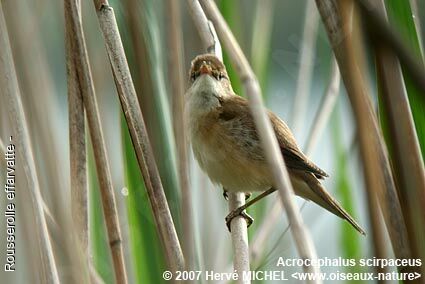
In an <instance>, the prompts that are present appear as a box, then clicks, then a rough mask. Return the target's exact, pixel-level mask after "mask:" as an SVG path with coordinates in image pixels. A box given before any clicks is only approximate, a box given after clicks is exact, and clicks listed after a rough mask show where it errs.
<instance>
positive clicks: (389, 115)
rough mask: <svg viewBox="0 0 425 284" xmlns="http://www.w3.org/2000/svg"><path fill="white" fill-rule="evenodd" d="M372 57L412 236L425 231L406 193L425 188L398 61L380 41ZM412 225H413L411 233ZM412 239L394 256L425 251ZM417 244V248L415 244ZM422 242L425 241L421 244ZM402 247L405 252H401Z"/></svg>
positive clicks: (412, 199)
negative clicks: (407, 202)
mask: <svg viewBox="0 0 425 284" xmlns="http://www.w3.org/2000/svg"><path fill="white" fill-rule="evenodd" d="M377 7H378V9H379V12H380V14H381V16H382V17H385V18H386V11H385V4H384V2H383V1H378V4H377ZM375 56H376V65H377V73H378V84H379V97H380V100H381V101H382V107H383V109H382V111H381V114H384V115H383V117H382V119H381V120H384V121H383V125H387V127H386V130H388V131H387V134H388V135H389V137H388V142H387V144H388V145H389V150H390V153H391V157H392V166H393V169H394V175H395V177H396V184H397V187H398V189H399V191H400V192H401V194H402V196H403V195H407V197H408V198H409V199H408V200H409V205H408V206H405V208H404V211H405V212H406V213H408V214H407V215H408V217H407V218H405V221H406V223H407V224H409V226H408V228H410V231H409V235H410V236H414V234H415V232H414V231H417V232H424V231H425V227H424V225H423V224H421V218H420V216H421V213H420V210H423V208H421V206H420V198H419V196H418V195H416V194H409V192H415V191H416V192H419V191H421V190H423V189H424V188H425V172H424V164H423V160H422V155H421V151H420V147H419V141H418V137H417V133H416V129H415V126H414V122H413V116H412V112H411V109H410V105H409V100H408V97H407V93H406V86H405V84H404V80H403V74H402V70H401V66H400V63H399V61H398V59H397V57H396V56H395V54H394V53H393V52H392V51H391V50H390V49H389V48H388V47H386V46H385V45H380V44H379V43H377V44H376V48H375ZM407 149H408V150H407ZM406 151H409V154H408V155H406ZM417 209H419V210H417ZM418 211H419V212H418ZM409 216H410V218H409ZM412 217H414V218H412ZM412 221H413V222H412ZM412 227H414V228H415V230H413V232H412V230H411V229H412ZM421 228H422V229H421ZM415 239H416V238H413V239H412V240H411V242H410V244H411V247H410V249H411V252H412V254H411V253H410V252H409V251H408V250H407V248H408V244H400V246H398V247H395V248H394V252H395V255H396V256H397V257H398V258H409V257H412V256H413V257H415V258H419V257H420V256H419V255H418V252H419V251H425V250H424V248H422V250H420V246H421V243H420V242H418V241H419V240H416V241H415ZM419 239H420V238H419ZM422 239H424V237H422ZM400 241H407V238H406V237H404V238H400ZM418 245H419V247H417V246H418ZM423 245H425V244H422V247H423ZM401 249H405V250H407V251H400V250H401Z"/></svg>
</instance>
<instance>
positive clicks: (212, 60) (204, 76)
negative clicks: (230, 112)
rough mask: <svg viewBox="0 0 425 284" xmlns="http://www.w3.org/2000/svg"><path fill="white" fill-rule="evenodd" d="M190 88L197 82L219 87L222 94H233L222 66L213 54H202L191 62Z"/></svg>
mask: <svg viewBox="0 0 425 284" xmlns="http://www.w3.org/2000/svg"><path fill="white" fill-rule="evenodd" d="M189 81H190V86H193V85H195V84H199V83H198V82H199V81H203V82H204V83H207V84H211V85H219V86H220V88H222V90H223V91H224V92H226V93H227V92H230V93H233V89H232V85H231V83H230V81H229V76H228V75H227V71H226V67H225V66H224V64H223V63H222V62H221V61H220V59H218V58H217V57H216V56H215V55H213V54H202V55H198V56H196V57H195V59H193V60H192V64H191V68H190V72H189Z"/></svg>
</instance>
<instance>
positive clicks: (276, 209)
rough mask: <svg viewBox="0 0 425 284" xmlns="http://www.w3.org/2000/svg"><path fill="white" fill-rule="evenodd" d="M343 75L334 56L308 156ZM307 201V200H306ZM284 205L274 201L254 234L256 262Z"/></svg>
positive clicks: (313, 127) (331, 106) (312, 131)
mask: <svg viewBox="0 0 425 284" xmlns="http://www.w3.org/2000/svg"><path fill="white" fill-rule="evenodd" d="M340 82H341V76H340V73H339V69H338V64H337V62H336V59H335V57H334V56H332V62H331V74H330V77H329V81H328V85H327V88H326V91H325V94H324V96H323V98H322V100H321V103H320V106H319V108H318V110H317V112H316V115H315V119H314V120H313V125H312V126H311V128H310V132H309V135H308V138H307V142H306V146H305V150H304V151H305V153H306V155H307V156H309V155H311V154H312V152H313V150H314V148H315V147H316V145H317V143H318V142H319V139H320V136H321V134H322V133H323V130H324V129H325V128H326V125H327V123H328V121H329V118H330V115H331V113H332V111H333V109H334V107H335V103H336V101H337V98H338V95H339V89H340ZM305 202H307V201H305ZM282 209H283V208H282V206H281V204H279V202H277V201H276V202H274V204H273V205H272V207H271V209H270V210H269V213H268V216H267V218H268V221H267V222H264V223H262V224H261V225H260V227H259V228H258V230H257V233H256V234H255V235H254V238H253V242H252V243H253V244H252V246H251V257H252V259H253V261H254V262H255V261H256V260H257V259H258V257H260V255H261V252H262V250H263V249H264V247H265V243H266V241H267V240H268V237H269V236H270V234H271V232H272V230H273V229H274V228H275V225H276V223H277V221H278V218H279V217H280V214H281V211H282Z"/></svg>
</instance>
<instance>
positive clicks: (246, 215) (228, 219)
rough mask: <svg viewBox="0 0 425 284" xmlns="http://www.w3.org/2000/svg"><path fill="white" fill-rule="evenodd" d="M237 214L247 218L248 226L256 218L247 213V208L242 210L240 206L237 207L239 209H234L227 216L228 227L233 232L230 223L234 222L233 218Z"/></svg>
mask: <svg viewBox="0 0 425 284" xmlns="http://www.w3.org/2000/svg"><path fill="white" fill-rule="evenodd" d="M237 216H242V217H244V218H245V221H246V224H247V227H248V228H249V226H251V225H252V223H253V222H254V218H252V217H251V216H249V214H248V213H246V211H245V210H241V209H240V208H237V209H235V210H233V211H232V212H230V213H229V215H227V216H226V218H225V220H226V225H227V229H229V232H231V228H230V223H232V220H233V219H234V218H235V217H237Z"/></svg>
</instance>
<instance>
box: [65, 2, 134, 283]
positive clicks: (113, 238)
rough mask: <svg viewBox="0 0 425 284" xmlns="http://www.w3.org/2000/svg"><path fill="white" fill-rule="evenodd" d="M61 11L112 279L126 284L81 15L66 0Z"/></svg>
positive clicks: (110, 178)
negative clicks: (65, 21) (86, 129)
mask: <svg viewBox="0 0 425 284" xmlns="http://www.w3.org/2000/svg"><path fill="white" fill-rule="evenodd" d="M64 8H65V13H69V14H68V16H69V26H68V27H69V30H68V31H69V33H70V34H71V35H73V36H72V39H73V41H72V42H71V51H72V54H71V57H72V58H73V59H74V64H75V67H76V72H77V74H78V78H79V83H80V87H81V94H82V97H83V102H84V107H85V110H86V115H87V121H88V126H89V130H90V131H89V132H90V137H91V141H92V145H93V153H94V157H95V162H96V172H97V176H98V179H99V185H100V193H101V197H102V206H103V213H104V216H105V223H106V227H107V233H108V240H109V246H110V249H111V253H112V260H113V264H114V269H115V279H116V281H117V283H127V273H126V268H125V264H124V251H123V246H122V237H121V229H120V226H119V220H118V210H117V205H116V201H115V195H114V188H113V186H112V177H111V171H110V167H109V161H108V157H107V153H106V146H105V140H104V137H103V132H102V126H101V122H100V116H99V110H98V106H97V102H96V97H95V90H94V85H93V79H92V75H91V71H90V64H89V59H88V55H87V49H86V43H85V39H84V35H83V28H82V21H81V11H80V10H79V5H78V2H77V0H66V1H65V6H64ZM70 39H71V38H70Z"/></svg>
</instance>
